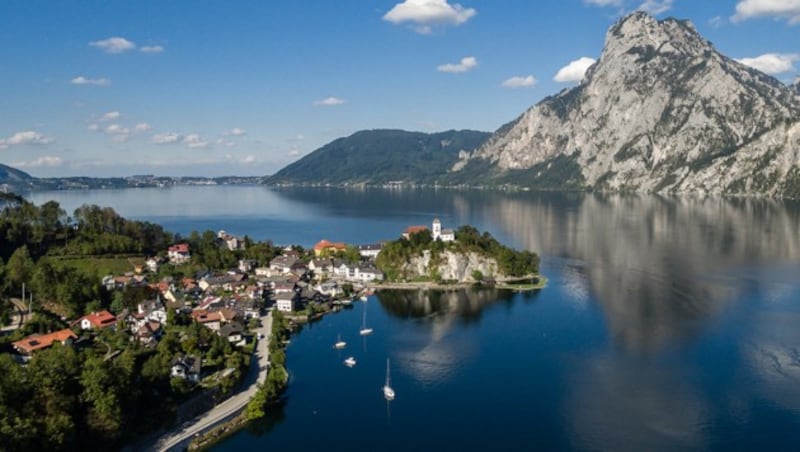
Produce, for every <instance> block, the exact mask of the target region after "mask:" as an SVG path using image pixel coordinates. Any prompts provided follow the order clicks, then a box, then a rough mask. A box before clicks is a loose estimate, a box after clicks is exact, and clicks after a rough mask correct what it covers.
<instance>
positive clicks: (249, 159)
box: [242, 155, 256, 164]
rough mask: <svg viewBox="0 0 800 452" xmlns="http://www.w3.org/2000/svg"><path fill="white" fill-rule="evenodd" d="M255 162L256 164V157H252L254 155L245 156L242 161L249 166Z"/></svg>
mask: <svg viewBox="0 0 800 452" xmlns="http://www.w3.org/2000/svg"><path fill="white" fill-rule="evenodd" d="M255 162H256V156H254V155H246V156H244V158H243V159H242V163H245V164H251V163H255Z"/></svg>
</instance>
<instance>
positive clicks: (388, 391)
mask: <svg viewBox="0 0 800 452" xmlns="http://www.w3.org/2000/svg"><path fill="white" fill-rule="evenodd" d="M383 396H384V397H386V400H394V396H395V394H394V389H392V377H391V375H390V373H389V358H386V383H384V385H383Z"/></svg>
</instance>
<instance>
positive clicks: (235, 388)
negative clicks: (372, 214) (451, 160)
mask: <svg viewBox="0 0 800 452" xmlns="http://www.w3.org/2000/svg"><path fill="white" fill-rule="evenodd" d="M0 209H1V210H0V230H2V231H4V236H3V237H4V240H3V241H2V242H0V275H2V278H3V281H4V283H5V284H4V285H3V286H2V288H0V323H1V324H2V325H0V326H2V327H3V328H2V333H0V370H1V371H2V372H0V384H2V387H3V388H8V390H9V391H10V392H9V394H8V397H6V398H3V399H2V400H0V412H2V413H4V417H2V418H0V427H1V426H3V425H9V426H10V425H15V426H17V427H14V428H10V429H7V428H3V429H0V444H4V445H6V446H8V447H9V448H11V449H14V450H31V449H51V450H62V449H63V450H70V449H80V448H85V447H88V443H87V442H86V441H87V438H92V441H95V440H102V441H103V443H104V444H107V445H108V447H110V448H121V447H123V446H125V445H131V444H134V445H139V446H142V447H153V448H158V449H160V448H169V447H173V446H174V445H178V444H180V445H185V444H186V443H187V441H189V440H191V439H192V438H193V437H194V435H195V434H200V435H203V434H204V433H205V432H208V431H211V432H212V433H211V434H210V435H209V436H208V438H211V440H212V441H213V440H214V438H216V436H217V433H218V432H220V431H223V432H224V431H228V432H229V431H231V428H235V427H236V426H240V425H244V424H245V423H247V422H248V421H250V420H253V419H257V418H259V417H261V416H264V414H265V411H266V409H267V408H268V406H269V405H270V404H272V403H274V402H275V401H277V400H278V398H279V397H280V394H281V392H282V390H283V389H284V387H285V385H286V382H287V373H286V370H285V361H286V357H285V355H284V353H283V349H282V348H283V345H284V344H285V343H286V340H287V339H288V335H289V334H290V330H291V329H292V327H293V325H296V324H299V323H302V322H305V321H308V320H309V319H314V318H318V317H319V316H321V315H324V314H325V313H328V312H334V311H337V310H339V309H340V306H341V305H346V304H350V303H352V300H353V299H354V298H357V297H363V296H364V295H366V294H368V293H370V292H371V291H372V290H373V289H381V288H385V289H390V288H398V287H402V288H407V289H418V288H423V287H424V288H435V287H442V288H460V287H463V286H464V285H474V284H486V285H495V284H497V286H498V287H504V286H503V283H504V282H507V281H509V280H522V281H524V282H525V284H523V285H520V286H518V288H521V287H523V286H529V287H532V288H535V287H539V286H535V285H536V284H541V282H542V280H541V279H540V278H539V277H538V265H539V258H538V256H537V255H536V254H535V253H532V252H530V251H515V250H512V249H510V248H508V247H506V246H504V245H502V244H500V243H499V242H498V241H497V240H496V239H494V238H493V237H492V236H491V235H490V234H489V233H488V232H484V233H480V232H479V231H477V230H476V229H475V228H473V227H471V226H461V227H459V228H457V229H448V228H444V227H443V225H442V223H441V222H440V221H439V220H438V219H434V220H433V222H432V223H431V224H430V226H428V225H418V226H409V227H407V228H406V229H405V231H402V233H401V230H400V228H398V238H396V239H395V240H388V241H383V242H380V243H365V244H346V243H342V242H332V241H329V240H325V239H323V240H320V241H319V242H317V243H316V245H314V246H313V247H312V248H311V249H304V248H303V247H301V246H298V245H292V246H286V247H279V246H275V245H273V244H272V243H271V242H269V241H263V242H257V241H253V240H252V239H250V238H249V237H247V236H237V235H235V234H231V233H229V232H226V231H217V232H213V231H205V232H202V233H201V232H196V231H195V232H192V233H191V234H189V235H188V236H186V237H183V236H181V235H178V234H172V233H170V232H168V231H165V230H164V229H163V228H162V227H161V226H159V225H156V224H152V223H147V222H141V221H133V220H128V219H125V218H123V217H121V216H119V215H118V214H117V213H116V212H114V210H113V209H111V208H103V207H99V206H90V205H84V206H81V207H79V208H78V209H76V210H75V211H74V212H73V213H72V215H71V216H67V214H66V212H65V211H64V210H63V209H61V207H60V206H59V204H58V203H57V202H54V201H50V202H47V203H45V204H43V205H41V206H37V205H34V204H32V203H30V202H28V201H27V200H25V199H24V198H23V197H21V196H17V195H13V194H0ZM52 375H58V376H59V378H58V379H53V378H51V377H50V376H52ZM131 388H133V389H131ZM134 413H138V414H136V415H134ZM142 413H144V414H145V415H144V416H142V415H141V414H142ZM26 419H27V420H28V421H26ZM229 420H233V422H234V424H233V426H227V425H226V426H225V427H223V428H221V429H216V430H215V427H217V426H219V424H221V423H226V422H227V421H229ZM176 425H178V426H179V427H177V428H175V426H176ZM11 431H13V432H14V434H13V435H10V434H9V433H8V432H11ZM223 434H224V433H223ZM134 447H136V446H134Z"/></svg>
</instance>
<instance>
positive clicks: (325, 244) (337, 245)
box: [314, 239, 347, 251]
mask: <svg viewBox="0 0 800 452" xmlns="http://www.w3.org/2000/svg"><path fill="white" fill-rule="evenodd" d="M329 248H333V249H337V250H346V249H347V245H346V244H344V243H342V242H329V241H327V240H325V239H323V240H320V241H319V242H317V244H316V245H314V251H322V250H327V249H329Z"/></svg>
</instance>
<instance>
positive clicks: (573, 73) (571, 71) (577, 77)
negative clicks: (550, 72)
mask: <svg viewBox="0 0 800 452" xmlns="http://www.w3.org/2000/svg"><path fill="white" fill-rule="evenodd" d="M594 62H595V59H594V58H589V57H581V58H578V59H577V60H575V61H570V63H569V64H567V65H566V66H564V67H562V68H561V69H559V70H558V72H557V73H556V75H555V77H553V80H555V81H557V82H562V83H573V82H579V81H581V80H583V76H584V75H585V74H586V70H587V69H589V66H591V65H593V64H594Z"/></svg>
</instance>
